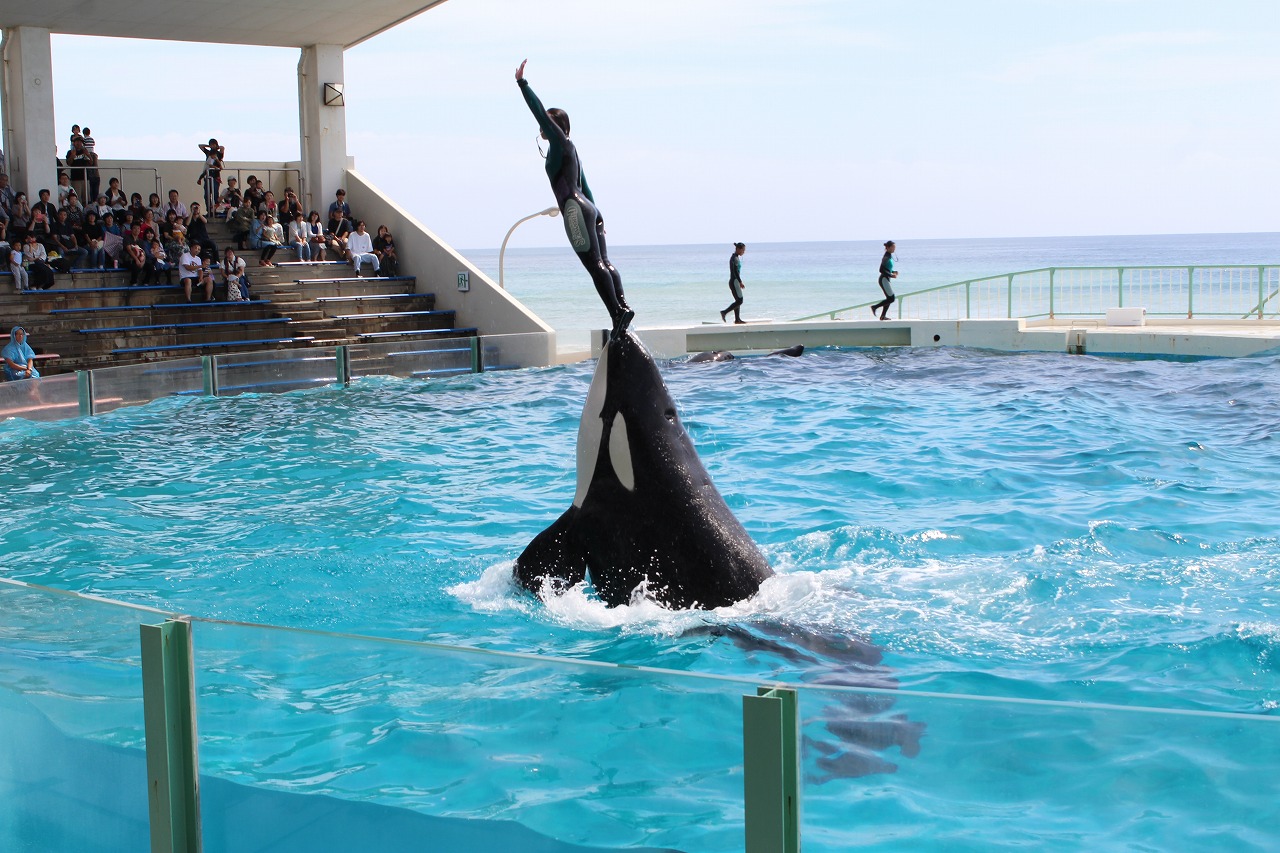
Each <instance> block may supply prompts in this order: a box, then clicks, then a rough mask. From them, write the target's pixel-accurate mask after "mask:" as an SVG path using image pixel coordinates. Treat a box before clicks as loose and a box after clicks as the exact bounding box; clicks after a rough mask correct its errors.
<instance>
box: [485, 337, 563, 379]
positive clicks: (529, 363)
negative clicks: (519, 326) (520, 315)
mask: <svg viewBox="0 0 1280 853" xmlns="http://www.w3.org/2000/svg"><path fill="white" fill-rule="evenodd" d="M549 347H550V344H549V343H548V336H547V335H545V334H542V333H540V332H533V333H529V334H523V335H484V336H482V337H481V338H480V354H481V355H480V359H481V365H482V367H483V369H484V370H486V371H488V370H516V369H518V368H522V367H546V366H547V364H548V363H552V364H554V361H552V360H551V357H552V356H553V355H554V352H552V351H551V350H550V349H549Z"/></svg>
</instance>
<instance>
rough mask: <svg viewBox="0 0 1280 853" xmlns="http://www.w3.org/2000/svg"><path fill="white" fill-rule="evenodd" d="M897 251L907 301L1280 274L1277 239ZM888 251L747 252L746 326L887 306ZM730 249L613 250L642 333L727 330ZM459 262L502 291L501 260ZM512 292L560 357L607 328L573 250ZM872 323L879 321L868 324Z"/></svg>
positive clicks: (828, 245) (1139, 239) (523, 254)
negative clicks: (1048, 272) (553, 340)
mask: <svg viewBox="0 0 1280 853" xmlns="http://www.w3.org/2000/svg"><path fill="white" fill-rule="evenodd" d="M885 239H886V240H887V239H893V240H895V241H896V242H897V253H896V258H897V265H898V270H899V276H898V279H897V280H896V281H895V282H894V289H895V290H896V291H897V292H898V293H900V294H901V293H909V292H912V291H917V290H925V289H927V288H930V287H937V286H939V285H944V284H951V283H953V282H960V281H966V280H969V279H975V278H982V277H986V276H993V275H999V274H1002V273H1010V272H1017V271H1020V270H1029V269H1038V268H1042V267H1050V266H1058V267H1066V266H1117V265H1125V266H1153V265H1182V264H1195V265H1209V264H1254V263H1258V264H1276V263H1280V232H1270V231H1261V232H1246V233H1209V234H1145V235H1105V236H1085V237H972V238H959V237H948V238H932V239H921V240H911V239H909V238H906V239H904V238H902V237H901V236H899V235H886V237H885ZM882 243H883V241H881V240H848V241H815V242H800V243H766V242H760V243H747V253H746V255H744V256H743V258H742V280H743V283H744V284H745V285H746V288H745V291H744V296H745V301H744V304H743V307H742V315H743V318H744V319H750V320H766V319H767V320H795V319H798V318H800V317H804V316H807V315H812V314H819V313H822V312H825V311H830V310H834V309H837V308H843V307H846V306H850V305H857V304H860V303H864V302H870V301H873V300H876V299H878V298H879V297H880V289H879V287H878V286H877V285H876V274H877V270H878V269H879V265H880V257H881V255H882V254H883V251H884V249H883V246H882ZM732 251H733V241H731V240H726V241H725V242H724V243H687V244H666V245H616V246H614V245H611V246H609V260H610V261H611V262H612V263H613V265H614V266H615V267H616V268H617V270H618V272H619V273H620V274H621V276H622V283H623V289H624V290H625V292H626V296H627V300H628V301H629V302H630V304H631V306H632V308H634V309H635V311H636V320H635V326H636V327H637V328H639V329H644V328H646V327H654V326H669V325H689V324H697V323H704V322H716V323H718V322H720V317H719V311H720V310H721V309H722V308H724V307H726V306H727V305H728V304H729V302H730V296H729V288H728V281H729V255H730V254H731V253H732ZM462 254H463V255H464V256H465V257H467V258H468V259H469V260H471V262H472V263H474V264H476V266H478V267H479V268H480V269H481V270H483V271H484V272H485V273H486V274H487V275H489V276H491V277H492V278H493V279H494V280H495V281H497V280H498V279H499V269H498V254H499V252H498V250H497V249H476V250H465V251H463V252H462ZM502 277H503V279H504V280H505V284H506V289H507V290H509V291H510V292H511V293H512V295H514V296H515V297H516V298H517V299H519V300H520V301H521V302H523V303H524V304H525V305H526V306H527V307H528V308H529V309H530V310H531V311H533V312H534V313H535V314H537V315H538V316H539V317H541V318H542V319H543V320H544V321H545V322H546V323H548V324H549V325H551V326H552V327H553V328H555V329H556V331H557V333H558V342H559V345H560V346H561V347H566V348H581V347H585V346H586V345H587V343H588V342H589V339H590V332H591V330H593V329H602V328H605V327H606V326H608V325H609V324H608V317H607V315H606V313H605V310H604V307H603V305H601V303H600V301H599V299H598V297H596V295H595V290H594V288H593V286H592V283H591V279H590V278H589V277H588V276H587V274H586V271H585V270H584V269H583V267H582V265H581V263H579V261H578V259H577V257H576V256H575V255H574V253H573V252H572V251H571V250H570V249H569V246H568V244H567V243H566V244H564V245H562V246H549V247H543V248H518V249H512V248H508V249H507V251H506V255H505V258H504V263H503V270H502ZM868 317H870V314H869V313H868Z"/></svg>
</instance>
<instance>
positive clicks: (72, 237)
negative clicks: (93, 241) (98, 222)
mask: <svg viewBox="0 0 1280 853" xmlns="http://www.w3.org/2000/svg"><path fill="white" fill-rule="evenodd" d="M53 241H54V244H55V245H54V248H55V249H57V251H58V254H60V255H61V256H62V258H63V260H64V261H65V264H64V265H65V266H66V270H64V272H69V271H71V270H73V269H77V268H82V264H83V263H84V259H85V256H86V255H88V254H89V251H88V250H87V249H84V248H82V247H81V246H80V243H79V241H78V240H76V230H75V228H73V227H72V225H71V221H70V220H69V219H68V218H67V211H66V209H65V208H64V209H62V210H59V211H58V218H57V219H56V220H55V221H54V224H53Z"/></svg>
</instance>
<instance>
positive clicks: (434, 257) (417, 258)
mask: <svg viewBox="0 0 1280 853" xmlns="http://www.w3.org/2000/svg"><path fill="white" fill-rule="evenodd" d="M346 190H347V203H348V204H350V205H351V211H352V213H353V214H354V215H355V216H356V217H357V218H359V219H363V220H364V221H365V223H366V224H367V225H368V228H369V231H370V233H374V232H376V231H377V229H378V226H379V225H386V226H387V227H388V228H390V229H391V233H392V234H394V235H395V238H396V252H397V254H398V255H399V256H400V263H401V268H402V269H403V270H404V271H405V272H406V273H408V274H412V275H414V276H417V279H418V291H419V292H420V293H434V294H435V297H436V307H437V308H443V309H447V310H451V311H456V312H457V314H458V323H459V325H467V326H477V327H478V328H479V329H480V332H481V333H482V334H485V335H519V334H539V335H542V336H544V338H543V344H542V345H543V346H544V348H545V354H544V357H543V359H542V360H541V361H540V362H539V363H540V364H542V365H549V364H555V363H556V334H555V330H554V329H552V328H551V327H550V326H548V325H547V324H546V323H544V322H542V320H540V319H538V317H537V316H536V315H534V314H533V312H531V311H530V310H529V309H528V308H525V307H524V306H523V305H521V304H520V302H519V301H518V300H517V299H516V298H515V297H513V296H512V295H511V294H510V293H508V292H507V291H505V290H503V289H502V288H500V287H498V285H497V283H496V282H494V281H493V280H492V279H491V278H489V277H488V276H486V275H485V274H484V273H482V272H481V271H480V270H479V269H477V268H476V267H475V266H474V265H473V264H472V263H471V262H470V261H468V260H467V259H466V258H464V257H463V256H462V255H460V254H458V253H457V252H456V251H454V249H453V248H451V247H450V246H448V245H447V244H446V243H445V242H444V241H443V240H441V239H440V238H439V237H437V236H436V235H435V234H433V233H431V231H429V230H428V229H427V227H426V226H425V225H423V224H422V223H421V222H419V221H418V220H417V219H415V218H414V217H413V215H412V214H410V213H409V212H408V211H406V210H405V209H404V208H402V207H400V205H398V204H396V203H395V202H394V201H392V200H391V199H390V198H388V197H387V196H386V195H385V194H384V193H383V192H382V191H381V190H379V189H378V188H376V187H375V186H374V185H373V184H371V183H370V182H369V181H368V180H366V179H365V178H364V177H362V176H361V175H360V173H359V172H356V171H349V172H347V183H346ZM323 212H324V213H325V215H326V216H327V215H328V205H326V206H325V210H324V211H323ZM459 273H466V274H467V275H468V277H469V279H470V281H469V284H470V290H468V291H465V292H463V291H459V290H458V284H457V276H458V274H459Z"/></svg>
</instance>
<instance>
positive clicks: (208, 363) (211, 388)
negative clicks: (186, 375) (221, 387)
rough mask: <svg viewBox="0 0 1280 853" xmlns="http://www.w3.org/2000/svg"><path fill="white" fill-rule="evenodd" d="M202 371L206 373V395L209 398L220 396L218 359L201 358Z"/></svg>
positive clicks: (207, 356) (204, 356)
mask: <svg viewBox="0 0 1280 853" xmlns="http://www.w3.org/2000/svg"><path fill="white" fill-rule="evenodd" d="M200 369H201V370H202V371H203V373H204V393H205V394H206V395H207V396H209V397H216V396H218V357H217V356H216V355H202V356H200Z"/></svg>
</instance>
